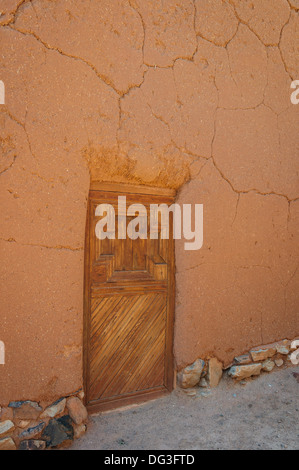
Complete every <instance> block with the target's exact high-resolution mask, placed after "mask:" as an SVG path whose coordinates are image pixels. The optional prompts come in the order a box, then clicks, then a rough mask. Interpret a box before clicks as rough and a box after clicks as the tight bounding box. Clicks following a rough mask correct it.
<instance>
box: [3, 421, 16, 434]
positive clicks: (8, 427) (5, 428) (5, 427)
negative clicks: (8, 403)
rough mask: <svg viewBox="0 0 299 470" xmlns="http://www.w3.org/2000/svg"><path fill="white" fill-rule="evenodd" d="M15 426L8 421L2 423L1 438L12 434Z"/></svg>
mask: <svg viewBox="0 0 299 470" xmlns="http://www.w3.org/2000/svg"><path fill="white" fill-rule="evenodd" d="M14 428H15V425H14V423H13V422H12V421H10V420H7V421H3V422H1V423H0V438H3V437H5V436H7V435H8V434H10V433H12V431H13V430H14Z"/></svg>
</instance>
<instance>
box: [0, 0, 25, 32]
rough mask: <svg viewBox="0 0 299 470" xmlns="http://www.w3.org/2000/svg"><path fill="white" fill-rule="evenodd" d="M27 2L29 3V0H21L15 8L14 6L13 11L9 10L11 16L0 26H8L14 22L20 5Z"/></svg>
mask: <svg viewBox="0 0 299 470" xmlns="http://www.w3.org/2000/svg"><path fill="white" fill-rule="evenodd" d="M28 2H30V3H31V0H21V1H20V2H19V3H18V4H17V6H16V8H15V9H14V10H13V11H11V12H9V15H12V18H11V19H10V20H7V21H6V22H5V23H2V24H1V25H0V26H9V25H11V24H14V23H15V21H16V19H17V16H18V13H19V11H20V9H21V7H22V6H23V5H24V4H25V3H28Z"/></svg>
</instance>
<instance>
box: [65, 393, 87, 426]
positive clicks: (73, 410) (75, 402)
mask: <svg viewBox="0 0 299 470" xmlns="http://www.w3.org/2000/svg"><path fill="white" fill-rule="evenodd" d="M66 407H67V409H68V412H69V415H70V417H71V418H72V420H73V421H74V423H75V424H82V423H83V422H84V421H86V420H87V418H88V413H87V409H86V408H85V406H84V405H83V403H82V401H81V400H79V398H77V397H71V398H68V400H67V402H66Z"/></svg>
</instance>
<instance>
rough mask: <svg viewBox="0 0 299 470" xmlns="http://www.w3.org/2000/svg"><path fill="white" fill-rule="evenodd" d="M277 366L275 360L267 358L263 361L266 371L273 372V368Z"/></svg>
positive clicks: (263, 367)
mask: <svg viewBox="0 0 299 470" xmlns="http://www.w3.org/2000/svg"><path fill="white" fill-rule="evenodd" d="M274 367H275V362H273V361H271V360H270V359H267V360H266V361H264V362H263V363H262V370H263V371H264V372H272V370H273V369H274Z"/></svg>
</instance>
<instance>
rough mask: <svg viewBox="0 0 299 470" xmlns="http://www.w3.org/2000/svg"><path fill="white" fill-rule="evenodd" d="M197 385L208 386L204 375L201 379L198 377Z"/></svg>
mask: <svg viewBox="0 0 299 470" xmlns="http://www.w3.org/2000/svg"><path fill="white" fill-rule="evenodd" d="M199 386H200V387H201V388H208V387H209V384H208V382H207V380H206V379H205V378H204V377H203V378H202V379H200V382H199Z"/></svg>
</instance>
